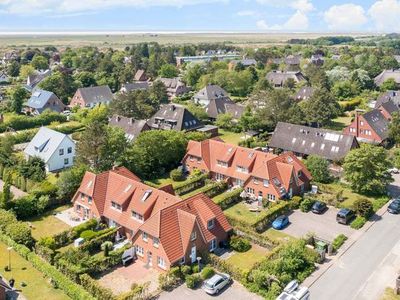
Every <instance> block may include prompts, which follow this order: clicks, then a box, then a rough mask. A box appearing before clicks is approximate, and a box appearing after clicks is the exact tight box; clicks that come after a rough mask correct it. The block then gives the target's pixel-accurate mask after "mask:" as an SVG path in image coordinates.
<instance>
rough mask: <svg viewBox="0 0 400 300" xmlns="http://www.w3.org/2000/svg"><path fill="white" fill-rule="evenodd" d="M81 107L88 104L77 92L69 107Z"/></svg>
mask: <svg viewBox="0 0 400 300" xmlns="http://www.w3.org/2000/svg"><path fill="white" fill-rule="evenodd" d="M77 105H78V106H80V107H85V105H86V103H85V100H83V98H82V95H81V93H80V92H79V91H76V93H75V95H74V97H72V99H71V103H70V104H69V106H71V107H74V106H77Z"/></svg>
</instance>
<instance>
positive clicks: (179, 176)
mask: <svg viewBox="0 0 400 300" xmlns="http://www.w3.org/2000/svg"><path fill="white" fill-rule="evenodd" d="M169 177H170V178H171V179H172V180H173V181H182V180H184V179H185V178H184V177H183V172H182V170H181V169H173V170H172V171H171V172H169Z"/></svg>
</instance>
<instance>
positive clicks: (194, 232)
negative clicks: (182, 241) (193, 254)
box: [190, 231, 197, 241]
mask: <svg viewBox="0 0 400 300" xmlns="http://www.w3.org/2000/svg"><path fill="white" fill-rule="evenodd" d="M196 237H197V234H196V231H193V232H192V234H191V235H190V240H191V241H194V240H195V239H196Z"/></svg>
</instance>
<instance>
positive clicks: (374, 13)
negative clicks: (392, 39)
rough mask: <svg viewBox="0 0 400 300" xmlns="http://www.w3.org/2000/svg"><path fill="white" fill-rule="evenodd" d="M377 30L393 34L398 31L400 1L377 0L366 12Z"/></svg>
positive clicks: (399, 24) (399, 25) (399, 26)
mask: <svg viewBox="0 0 400 300" xmlns="http://www.w3.org/2000/svg"><path fill="white" fill-rule="evenodd" d="M368 14H369V16H371V19H372V21H373V22H374V23H375V26H376V28H377V29H378V30H381V31H388V32H394V31H398V30H400V22H399V16H400V1H397V0H378V1H376V2H375V3H374V4H373V5H372V6H371V7H370V9H369V10H368Z"/></svg>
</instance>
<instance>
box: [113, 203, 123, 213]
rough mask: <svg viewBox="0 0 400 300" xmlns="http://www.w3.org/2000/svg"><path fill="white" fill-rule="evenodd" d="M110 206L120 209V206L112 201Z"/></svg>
mask: <svg viewBox="0 0 400 300" xmlns="http://www.w3.org/2000/svg"><path fill="white" fill-rule="evenodd" d="M111 207H112V208H113V209H115V210H118V211H122V206H121V205H120V204H118V203H116V202H114V201H112V202H111Z"/></svg>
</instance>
